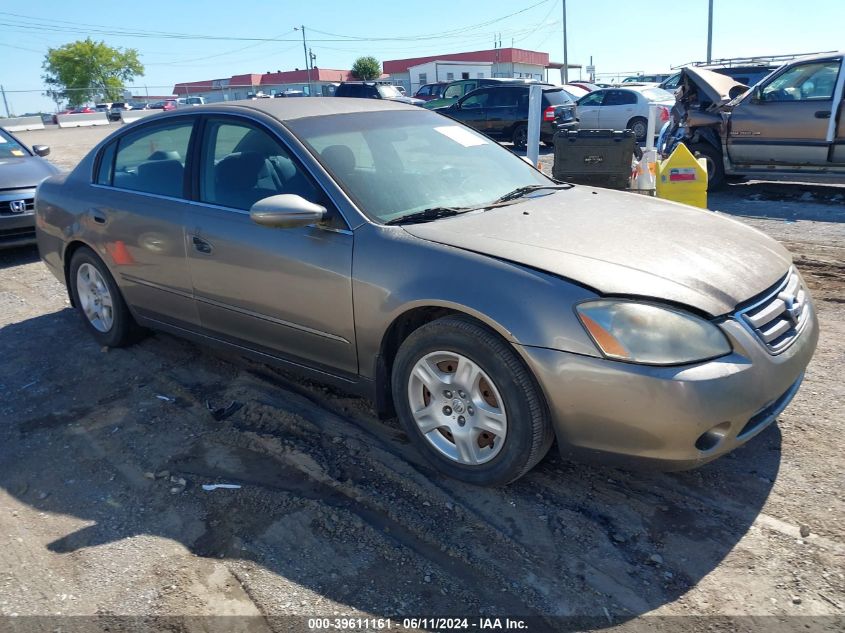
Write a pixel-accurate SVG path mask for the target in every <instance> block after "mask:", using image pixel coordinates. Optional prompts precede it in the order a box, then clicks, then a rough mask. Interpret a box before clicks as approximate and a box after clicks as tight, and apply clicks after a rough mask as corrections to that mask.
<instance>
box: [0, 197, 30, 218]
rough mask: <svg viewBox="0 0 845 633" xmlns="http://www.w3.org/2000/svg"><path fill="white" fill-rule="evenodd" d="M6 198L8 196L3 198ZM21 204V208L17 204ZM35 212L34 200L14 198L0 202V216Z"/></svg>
mask: <svg viewBox="0 0 845 633" xmlns="http://www.w3.org/2000/svg"><path fill="white" fill-rule="evenodd" d="M30 195H32V194H30ZM4 197H8V196H4ZM21 202H23V208H21V205H20V204H19V203H21ZM34 210H35V199H34V198H24V197H23V196H21V197H20V198H16V199H15V200H0V215H24V214H27V213H32V212H33V211H34Z"/></svg>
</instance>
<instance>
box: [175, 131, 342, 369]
mask: <svg viewBox="0 0 845 633" xmlns="http://www.w3.org/2000/svg"><path fill="white" fill-rule="evenodd" d="M197 170H198V196H199V200H198V202H199V203H200V204H198V205H196V206H194V207H193V210H192V212H191V213H190V216H189V218H188V223H187V236H186V237H187V245H188V261H189V264H190V270H191V276H192V279H193V286H194V294H195V297H196V301H197V309H198V311H199V316H200V321H201V324H202V327H203V329H204V330H206V331H207V332H208V333H209V334H210V335H213V336H218V337H221V338H224V339H227V340H229V341H232V342H236V343H240V344H243V345H245V346H246V347H249V348H252V349H257V350H259V351H265V352H267V353H270V354H273V355H278V356H281V357H284V358H288V359H289V360H293V361H297V360H300V361H304V362H306V363H307V364H309V365H312V366H320V365H323V366H327V367H331V368H334V369H339V370H341V371H344V372H348V373H351V374H356V373H357V371H358V362H357V355H356V351H355V329H354V321H353V315H352V280H351V274H352V242H353V235H352V232H351V231H349V230H347V229H346V225H345V223H344V222H343V219H342V218H340V217H339V215H338V214H337V212H336V211H335V210H334V209H332V208H331V207H330V206H329V202H328V199H327V197H326V196H325V194H324V192H322V190H321V189H319V187H318V185H316V184H315V183H314V182H313V181H312V180H311V179H310V177H309V176H308V175H307V173H306V172H305V170H304V169H303V168H302V166H301V165H300V163H299V162H298V160H297V159H296V158H294V157H293V155H292V154H291V153H290V152H289V151H288V149H287V148H286V147H285V146H284V145H283V144H282V142H281V141H280V140H279V139H278V138H277V137H276V136H275V135H273V134H271V133H270V132H269V131H268V130H266V129H265V128H263V127H261V126H258V125H256V124H253V123H252V122H248V121H246V120H243V119H239V118H236V117H223V116H221V117H216V116H215V117H209V118H208V119H207V120H206V121H205V124H204V126H203V131H202V146H201V148H200V158H199V161H198V165H197ZM277 194H296V195H300V196H302V197H303V198H306V199H308V200H310V201H312V202H315V203H318V204H322V205H324V206H326V207H327V208H329V219H328V221H327V223H326V224H324V225H321V226H316V225H315V226H307V227H300V228H293V229H276V228H268V227H264V226H260V225H258V224H256V223H254V222H253V221H252V220H251V219H250V216H249V209H250V207H251V206H252V205H253V204H254V203H255V202H257V201H258V200H260V199H262V198H266V197H269V196H273V195H277Z"/></svg>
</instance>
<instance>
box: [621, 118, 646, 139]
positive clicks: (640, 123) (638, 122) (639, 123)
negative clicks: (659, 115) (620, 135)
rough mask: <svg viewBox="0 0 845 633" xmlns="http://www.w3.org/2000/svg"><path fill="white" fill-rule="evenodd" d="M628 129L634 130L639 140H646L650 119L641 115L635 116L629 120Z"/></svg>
mask: <svg viewBox="0 0 845 633" xmlns="http://www.w3.org/2000/svg"><path fill="white" fill-rule="evenodd" d="M626 129H629V130H633V131H634V136H636V137H637V141H644V140H645V137H646V134H648V120H647V119H644V118H643V117H641V116H635V117H634V118H633V119H631V120H630V121H628V126H627V128H626Z"/></svg>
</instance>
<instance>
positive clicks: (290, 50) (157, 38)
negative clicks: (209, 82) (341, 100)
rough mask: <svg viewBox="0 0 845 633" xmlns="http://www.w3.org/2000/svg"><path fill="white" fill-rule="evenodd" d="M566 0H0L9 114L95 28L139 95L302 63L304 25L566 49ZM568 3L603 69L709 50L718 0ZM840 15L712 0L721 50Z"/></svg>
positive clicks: (338, 43)
mask: <svg viewBox="0 0 845 633" xmlns="http://www.w3.org/2000/svg"><path fill="white" fill-rule="evenodd" d="M561 2H562V0H485V1H484V2H483V3H479V2H461V1H456V0H426V1H425V2H420V1H417V0H400V1H398V2H383V1H382V2H372V1H370V0H356V1H354V2H350V1H349V0H340V1H337V0H311V1H310V2H289V1H286V0H275V1H273V2H267V1H259V0H237V1H232V0H225V1H223V0H204V1H201V2H200V1H195V0H143V1H142V2H138V3H134V2H118V3H108V2H68V1H67V0H60V1H56V0H41V1H39V2H33V3H31V4H30V3H22V2H15V3H11V2H2V3H0V85H2V86H3V87H4V88H5V91H6V99H7V102H8V105H9V109H10V110H11V111H12V113H13V114H23V113H25V112H34V111H39V110H43V111H52V110H53V109H54V107H55V106H54V104H53V102H52V101H51V100H49V99H47V98H46V97H44V96H43V94H42V93H43V91H44V83H43V81H42V74H43V70H42V67H41V65H42V62H43V61H44V56H45V54H46V52H47V50H48V48H51V47H59V46H61V45H63V44H66V43H69V42H72V41H74V40H76V39H84V38H85V37H87V36H90V37H92V38H93V39H96V40H102V41H105V42H106V43H107V44H108V45H109V46H114V47H119V48H135V49H137V50H138V52H139V53H140V59H141V62H142V63H143V64H144V66H145V73H144V75H143V77H138V78H136V79H135V80H134V82H133V85H134V86H137V87H138V89H137V90H136V91H135V92H136V93H137V94H144V90H146V91H148V94H156V95H169V94H171V91H172V87H173V84H175V83H177V82H181V81H199V80H203V79H217V78H226V77H229V76H231V75H235V74H242V73H250V72H252V73H263V72H267V71H275V70H292V69H294V68H304V66H305V59H304V52H303V48H302V40H301V37H302V32H301V31H300V30H294V27H299V26H300V25H304V26H305V32H306V36H307V39H308V45H309V46H310V48H311V49H312V51H313V52H314V54H315V55H316V56H317V59H316V65H317V66H318V67H322V68H338V69H347V68H349V67H350V66H351V65H352V62H353V61H354V60H355V58H356V57H358V56H360V55H373V56H375V57H376V58H377V59H379V60H382V61H383V60H385V59H401V58H406V57H416V56H422V55H436V54H438V53H444V54H445V53H456V52H462V51H472V50H481V49H487V48H492V47H493V42H494V39H495V38H496V37H497V34H501V42H502V46H505V47H507V46H511V45H512V44H513V45H514V46H516V47H518V48H526V49H530V50H538V51H544V52H548V53H549V54H550V56H551V59H552V60H553V61H563V33H562V20H561V18H562V6H561ZM566 5H567V33H568V46H567V50H568V57H569V62H570V63H576V64H577V63H580V64H582V65H584V66H585V67H586V65H587V64H588V63H589V61H590V57H591V56H592V58H593V62H594V64H595V66H596V72H597V73H618V74H621V75H623V76H625V75H627V74H634V73H636V72H640V71H644V72H647V73H655V72H661V71H667V70H669V69H670V68H671V67H672V66H677V65H680V64H684V63H686V62H692V61H700V60H704V59H705V58H706V51H707V5H708V0H680V1H678V0H672V1H671V2H648V1H644V2H631V1H630V0H566ZM843 25H845V0H800V1H799V2H796V0H714V25H713V57H714V58H725V57H744V56H751V55H776V54H794V53H809V52H818V51H830V50H842V49H845V28H843ZM553 72H554V71H553ZM573 76H574V77H576V78H577V77H578V71H577V70H576V71H570V79H572V77H573ZM550 79H551V80H552V81H557V77H556V76H555V75H554V74H553V75H551V76H550ZM2 105H3V104H2V103H0V108H2ZM0 113H2V114H5V110H4V109H0Z"/></svg>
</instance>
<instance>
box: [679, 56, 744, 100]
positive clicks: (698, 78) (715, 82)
mask: <svg viewBox="0 0 845 633" xmlns="http://www.w3.org/2000/svg"><path fill="white" fill-rule="evenodd" d="M687 83H689V84H691V85H692V86H693V87H695V88H696V89H697V90H699V91H700V92H701V94H702V95H703V96H704V97H706V99H707V101H709V102H710V103H712V104H713V106H714V107H715V108H720V107H722V106H724V105H726V104H727V103H728V102H730V101H732V100H733V99H734V98H735V97H737V96H739V95H741V94H742V93H744V92H745V91H747V90H748V86H746V85H745V84H742V83H740V82H738V81H735V80H734V79H732V78H730V77H728V76H726V75H722V74H719V73H717V72H713V71H712V70H707V69H706V68H696V67H695V66H687V67H686V68H684V69H682V70H681V78H680V81H679V85H680V86H681V91H680V93H679V96H678V100H679V101H680V100H681V99H683V97H684V96H685V93H686V92H688V91H689V90H688V88H686V86H687Z"/></svg>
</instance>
